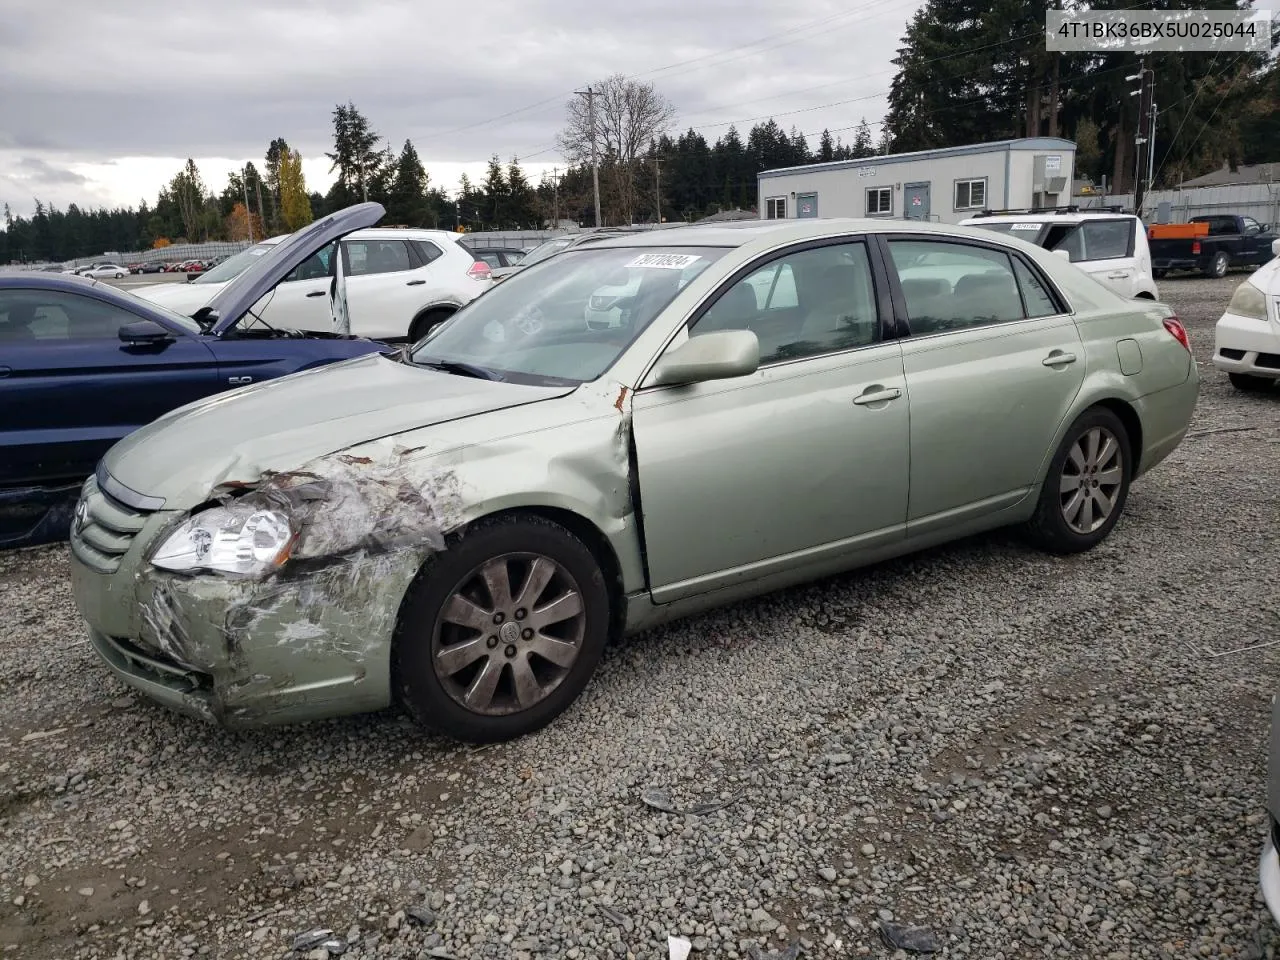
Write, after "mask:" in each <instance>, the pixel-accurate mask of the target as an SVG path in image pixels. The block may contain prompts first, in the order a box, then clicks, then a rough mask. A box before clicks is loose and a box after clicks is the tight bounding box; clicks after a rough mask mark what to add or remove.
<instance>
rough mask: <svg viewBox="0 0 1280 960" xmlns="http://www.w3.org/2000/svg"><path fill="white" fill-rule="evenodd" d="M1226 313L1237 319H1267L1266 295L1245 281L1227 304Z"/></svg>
mask: <svg viewBox="0 0 1280 960" xmlns="http://www.w3.org/2000/svg"><path fill="white" fill-rule="evenodd" d="M1227 313H1234V314H1235V315H1236V316H1238V317H1250V318H1252V319H1254V320H1265V319H1267V295H1266V294H1265V293H1263V292H1262V291H1261V290H1259V289H1258V288H1257V287H1255V286H1254V285H1253V284H1252V283H1250V282H1249V281H1248V280H1246V281H1245V282H1244V283H1242V284H1240V286H1238V287H1236V292H1235V293H1233V294H1232V295H1231V302H1230V303H1229V304H1227Z"/></svg>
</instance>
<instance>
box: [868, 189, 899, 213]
mask: <svg viewBox="0 0 1280 960" xmlns="http://www.w3.org/2000/svg"><path fill="white" fill-rule="evenodd" d="M892 213H893V187H871V188H870V189H869V190H868V191H867V216H868V217H876V216H886V215H889V214H892Z"/></svg>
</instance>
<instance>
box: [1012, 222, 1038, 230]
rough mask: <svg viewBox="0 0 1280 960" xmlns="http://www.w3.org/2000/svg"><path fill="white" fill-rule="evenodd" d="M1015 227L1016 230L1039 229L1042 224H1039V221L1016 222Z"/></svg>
mask: <svg viewBox="0 0 1280 960" xmlns="http://www.w3.org/2000/svg"><path fill="white" fill-rule="evenodd" d="M1013 229H1014V230H1039V229H1040V224H1038V223H1015V224H1014V225H1013Z"/></svg>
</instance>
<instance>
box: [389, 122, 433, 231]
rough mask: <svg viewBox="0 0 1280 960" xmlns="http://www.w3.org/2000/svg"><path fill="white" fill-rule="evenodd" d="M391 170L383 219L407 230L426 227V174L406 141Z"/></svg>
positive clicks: (416, 155) (428, 213)
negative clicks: (385, 215) (391, 177)
mask: <svg viewBox="0 0 1280 960" xmlns="http://www.w3.org/2000/svg"><path fill="white" fill-rule="evenodd" d="M394 169H395V176H394V177H393V179H392V181H391V186H390V189H389V191H388V196H387V219H388V220H389V221H390V222H392V223H400V224H404V225H405V226H409V227H423V226H426V225H427V222H428V220H429V219H430V211H429V209H428V205H427V184H428V178H427V171H426V170H425V169H423V166H422V161H421V160H420V159H419V158H418V151H417V150H415V149H414V147H413V144H412V143H411V142H410V141H408V140H406V141H405V142H404V147H403V148H402V149H401V150H400V156H399V157H398V158H397V159H396V161H395V165H394Z"/></svg>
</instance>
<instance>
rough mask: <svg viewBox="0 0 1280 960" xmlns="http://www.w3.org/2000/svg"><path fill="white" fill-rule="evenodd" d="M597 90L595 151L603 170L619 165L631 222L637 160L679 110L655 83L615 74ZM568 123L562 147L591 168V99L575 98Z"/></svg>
mask: <svg viewBox="0 0 1280 960" xmlns="http://www.w3.org/2000/svg"><path fill="white" fill-rule="evenodd" d="M591 89H592V90H593V91H594V92H595V124H594V127H595V144H594V146H595V148H596V151H597V152H598V155H599V160H600V163H601V167H602V171H603V166H604V162H605V161H606V160H607V159H611V160H614V161H616V168H617V170H618V173H619V175H620V176H619V181H618V184H617V187H618V197H619V201H620V204H619V206H620V209H618V211H617V212H618V213H619V214H620V215H621V216H622V217H623V218H624V220H625V222H627V223H630V222H631V218H632V214H633V212H634V210H635V205H636V195H635V188H634V185H633V183H632V180H633V173H634V170H635V165H636V161H637V160H638V159H639V158H640V156H641V154H643V153H644V151H645V150H646V148H647V147H648V145H649V143H650V141H653V140H656V139H658V138H659V137H660V136H662V134H664V133H666V132H667V130H668V128H669V127H670V126H671V123H672V121H674V120H675V116H676V110H675V107H674V106H672V104H671V102H670V101H668V100H667V99H666V97H664V96H663V95H662V94H660V93H659V92H658V91H657V89H656V88H655V87H654V85H653V84H651V83H640V82H638V81H636V80H628V79H627V78H626V77H625V76H623V75H622V74H615V75H613V76H612V77H609V78H608V79H607V80H604V81H602V82H600V83H597V84H594V85H593V86H592V88H591ZM566 121H567V122H566V124H565V128H564V130H563V131H561V133H560V143H559V145H560V149H561V150H562V151H563V152H564V155H565V158H566V159H568V160H569V162H570V163H573V164H590V163H591V157H592V149H591V148H592V139H591V135H592V116H591V109H590V104H589V103H588V101H587V99H586V98H585V97H575V98H574V99H572V100H570V101H569V103H568V106H567V108H566Z"/></svg>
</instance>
